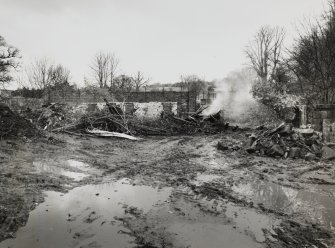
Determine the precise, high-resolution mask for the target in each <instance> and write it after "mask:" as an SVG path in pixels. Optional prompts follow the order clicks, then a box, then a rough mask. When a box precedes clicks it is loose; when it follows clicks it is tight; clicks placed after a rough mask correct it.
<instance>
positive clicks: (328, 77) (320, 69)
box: [288, 1, 335, 104]
mask: <svg viewBox="0 0 335 248" xmlns="http://www.w3.org/2000/svg"><path fill="white" fill-rule="evenodd" d="M329 8H330V9H329V10H328V11H326V12H325V13H324V15H323V19H322V20H321V21H319V20H316V21H315V22H314V23H313V24H312V23H309V24H307V25H305V26H304V29H305V30H303V32H301V33H300V34H299V39H298V40H297V42H296V44H295V45H294V47H293V49H291V50H290V58H289V61H288V66H289V68H290V69H291V70H292V72H293V73H294V74H295V76H296V78H297V82H298V85H299V90H300V93H301V94H302V95H303V96H304V98H305V99H306V100H307V102H308V103H312V104H320V103H324V104H333V103H335V2H334V1H332V2H330V3H329Z"/></svg>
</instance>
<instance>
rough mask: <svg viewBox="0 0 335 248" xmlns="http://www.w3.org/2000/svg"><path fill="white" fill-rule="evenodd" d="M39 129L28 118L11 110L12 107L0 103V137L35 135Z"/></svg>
mask: <svg viewBox="0 0 335 248" xmlns="http://www.w3.org/2000/svg"><path fill="white" fill-rule="evenodd" d="M37 133H38V132H37V129H36V128H35V126H34V125H33V124H32V123H31V122H29V121H28V120H26V119H24V118H22V117H21V116H19V115H18V114H16V113H14V112H13V111H11V110H10V108H9V107H8V106H7V105H6V104H4V103H0V138H10V137H23V136H25V137H28V138H31V137H34V136H35V135H36V134H37Z"/></svg>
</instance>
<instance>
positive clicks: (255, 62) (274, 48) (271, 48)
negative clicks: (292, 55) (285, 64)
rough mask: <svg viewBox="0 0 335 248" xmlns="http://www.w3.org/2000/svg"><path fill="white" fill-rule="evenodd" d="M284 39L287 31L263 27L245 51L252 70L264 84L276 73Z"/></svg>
mask: <svg viewBox="0 0 335 248" xmlns="http://www.w3.org/2000/svg"><path fill="white" fill-rule="evenodd" d="M284 37H285V31H284V29H282V28H279V27H275V28H272V27H269V26H264V27H261V29H260V30H259V31H258V32H257V33H256V35H255V37H254V40H253V41H252V42H250V44H249V46H248V47H247V49H246V51H245V52H246V55H247V57H248V59H249V60H250V63H251V66H252V68H253V69H254V70H255V71H256V73H257V75H258V77H259V78H260V79H261V80H262V81H263V82H266V81H269V80H271V78H272V76H273V75H274V74H275V72H276V69H277V66H278V65H279V63H280V57H281V55H282V47H283V40H284Z"/></svg>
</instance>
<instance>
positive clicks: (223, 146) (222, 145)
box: [217, 141, 229, 151]
mask: <svg viewBox="0 0 335 248" xmlns="http://www.w3.org/2000/svg"><path fill="white" fill-rule="evenodd" d="M217 148H218V150H220V151H227V150H228V149H229V147H228V146H227V145H226V144H224V143H223V142H222V141H219V142H218V145H217Z"/></svg>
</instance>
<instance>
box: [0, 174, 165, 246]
mask: <svg viewBox="0 0 335 248" xmlns="http://www.w3.org/2000/svg"><path fill="white" fill-rule="evenodd" d="M170 192H171V189H170V188H165V189H162V190H158V189H155V188H152V187H148V186H132V185H129V184H127V183H126V181H124V180H123V181H118V182H116V183H114V184H102V185H88V186H83V187H79V188H75V189H73V190H71V191H70V192H69V193H68V194H65V195H63V196H62V194H60V193H57V192H46V194H47V197H46V199H45V202H44V203H42V204H41V205H39V206H38V207H37V208H36V209H35V210H33V211H32V212H31V213H30V216H29V220H28V223H27V225H26V226H25V227H23V228H20V229H19V231H18V232H17V235H16V236H17V237H16V238H15V239H12V240H6V241H4V242H2V243H0V247H17V248H21V247H22V248H23V247H34V248H42V247H43V248H44V247H50V248H51V247H55V248H56V247H57V248H58V247H133V246H134V245H131V243H130V242H132V241H134V240H133V238H132V237H130V236H128V235H124V234H122V231H127V230H124V227H123V226H122V223H120V222H119V221H116V220H115V217H122V216H124V209H123V204H127V205H131V206H134V207H137V208H139V209H142V210H143V211H144V212H147V211H149V210H150V209H152V208H153V205H155V204H156V203H158V202H161V201H164V200H166V199H167V198H168V196H169V194H170Z"/></svg>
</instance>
